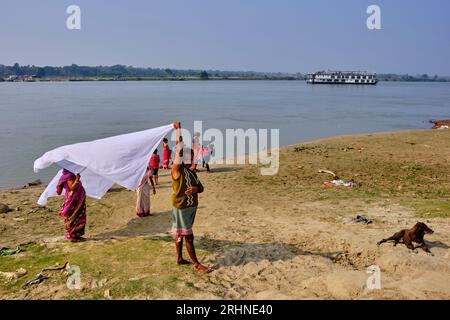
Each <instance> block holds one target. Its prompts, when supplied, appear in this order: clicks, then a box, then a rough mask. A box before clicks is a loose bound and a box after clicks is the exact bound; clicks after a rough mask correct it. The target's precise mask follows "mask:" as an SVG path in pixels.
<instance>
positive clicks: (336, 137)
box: [0, 129, 434, 191]
mask: <svg viewBox="0 0 450 320" xmlns="http://www.w3.org/2000/svg"><path fill="white" fill-rule="evenodd" d="M430 130H432V129H412V130H411V129H406V130H394V131H379V132H362V133H350V134H339V135H332V136H328V137H323V138H318V139H312V140H309V141H304V142H296V143H294V144H287V145H282V146H280V147H279V148H276V149H278V150H280V151H282V150H284V149H287V148H292V147H294V146H298V145H309V144H314V143H322V142H324V141H328V140H333V139H342V138H352V137H353V138H355V139H356V138H358V137H364V136H379V135H387V134H396V133H398V134H401V133H404V134H409V133H413V134H414V133H418V132H426V131H430ZM433 131H434V130H433ZM248 156H249V153H245V154H244V155H239V156H235V159H238V158H242V157H244V158H247V157H248ZM226 161H227V159H224V164H222V165H219V166H229V165H230V164H227V163H226ZM212 164H214V162H212ZM33 180H36V177H34V178H33V177H32V178H31V179H30V181H28V182H25V183H24V184H22V185H21V186H10V187H6V186H5V187H3V186H1V185H0V191H8V190H20V189H28V188H32V187H33V186H28V183H30V182H32V181H33ZM48 182H49V181H43V182H42V185H43V186H46V185H47V184H48Z"/></svg>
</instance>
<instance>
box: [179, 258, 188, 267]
mask: <svg viewBox="0 0 450 320" xmlns="http://www.w3.org/2000/svg"><path fill="white" fill-rule="evenodd" d="M183 264H191V262H190V261H187V260H184V259H181V260H178V261H177V265H179V266H181V265H183Z"/></svg>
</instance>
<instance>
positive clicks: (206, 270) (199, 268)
mask: <svg viewBox="0 0 450 320" xmlns="http://www.w3.org/2000/svg"><path fill="white" fill-rule="evenodd" d="M194 268H195V269H196V270H197V271H198V272H201V273H210V272H211V271H212V269H211V268H209V267H207V266H204V265H202V264H201V263H197V264H195V265H194Z"/></svg>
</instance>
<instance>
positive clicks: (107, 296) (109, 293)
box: [103, 289, 112, 300]
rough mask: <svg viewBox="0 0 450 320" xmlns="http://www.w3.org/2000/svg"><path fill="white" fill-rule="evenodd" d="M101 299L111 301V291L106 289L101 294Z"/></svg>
mask: <svg viewBox="0 0 450 320" xmlns="http://www.w3.org/2000/svg"><path fill="white" fill-rule="evenodd" d="M103 297H104V298H105V299H108V300H111V299H112V297H111V291H109V289H106V290H105V292H103Z"/></svg>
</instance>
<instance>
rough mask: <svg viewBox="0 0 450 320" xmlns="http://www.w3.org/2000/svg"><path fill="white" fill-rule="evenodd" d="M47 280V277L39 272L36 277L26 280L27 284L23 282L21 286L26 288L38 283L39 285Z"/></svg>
mask: <svg viewBox="0 0 450 320" xmlns="http://www.w3.org/2000/svg"><path fill="white" fill-rule="evenodd" d="M48 278H49V277H48V276H46V275H45V274H43V273H41V272H39V273H38V274H37V275H36V277H34V278H33V279H31V280H28V281H27V282H25V283H24V285H23V286H24V287H28V286H32V285H34V284H39V283H41V282H42V281H44V280H46V279H48Z"/></svg>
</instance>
